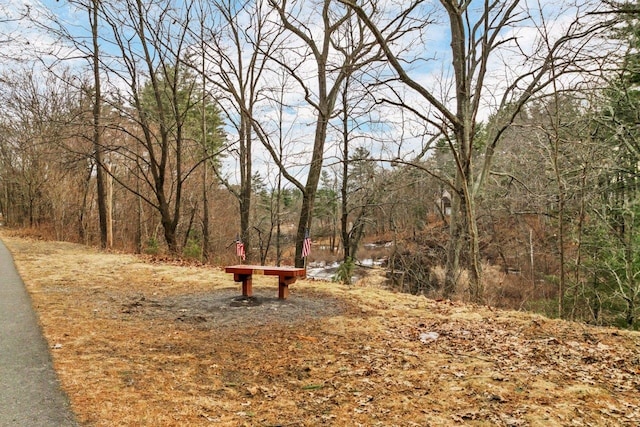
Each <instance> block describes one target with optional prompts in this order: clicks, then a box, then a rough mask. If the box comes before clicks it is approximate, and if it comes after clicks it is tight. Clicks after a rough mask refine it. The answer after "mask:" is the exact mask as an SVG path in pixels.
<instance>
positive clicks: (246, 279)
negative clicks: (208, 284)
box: [233, 274, 253, 297]
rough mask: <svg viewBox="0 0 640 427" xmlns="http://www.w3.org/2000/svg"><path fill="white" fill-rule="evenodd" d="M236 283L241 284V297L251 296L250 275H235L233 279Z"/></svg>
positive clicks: (251, 279) (251, 283) (251, 282)
mask: <svg viewBox="0 0 640 427" xmlns="http://www.w3.org/2000/svg"><path fill="white" fill-rule="evenodd" d="M233 279H234V280H235V281H236V282H242V296H244V297H250V296H252V295H253V286H252V285H253V277H252V275H251V274H236V275H234V278H233Z"/></svg>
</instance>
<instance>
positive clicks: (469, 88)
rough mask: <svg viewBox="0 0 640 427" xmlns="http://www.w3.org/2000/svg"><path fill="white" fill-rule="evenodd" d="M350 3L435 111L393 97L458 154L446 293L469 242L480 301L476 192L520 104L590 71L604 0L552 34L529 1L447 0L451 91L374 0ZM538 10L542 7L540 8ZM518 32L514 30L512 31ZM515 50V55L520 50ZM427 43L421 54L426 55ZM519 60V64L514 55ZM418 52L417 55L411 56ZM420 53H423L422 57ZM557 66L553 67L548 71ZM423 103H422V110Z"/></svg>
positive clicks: (416, 6) (419, 2)
mask: <svg viewBox="0 0 640 427" xmlns="http://www.w3.org/2000/svg"><path fill="white" fill-rule="evenodd" d="M340 1H341V2H342V3H343V4H345V5H348V6H349V7H351V8H352V9H353V10H354V11H355V12H356V13H357V14H358V17H359V18H360V19H361V20H362V21H363V22H364V23H365V24H366V26H367V27H368V28H369V30H370V31H371V34H373V36H374V37H375V38H376V40H377V42H378V43H379V45H380V46H381V48H382V49H383V51H384V53H385V56H386V58H387V60H388V62H389V65H390V67H391V68H392V69H393V71H394V72H395V74H396V76H397V78H398V80H399V81H400V82H402V83H403V84H404V85H406V86H407V87H408V88H410V89H411V91H412V92H413V93H415V94H416V95H417V96H418V97H419V98H420V99H422V100H423V101H424V102H425V103H427V104H428V105H429V106H430V107H431V108H433V110H434V112H433V113H430V112H426V113H423V112H421V109H419V108H416V107H415V106H414V105H408V104H407V103H406V102H405V99H401V98H395V99H393V98H390V100H389V102H390V103H393V104H395V105H398V106H400V107H402V108H405V109H408V110H410V111H412V113H414V114H417V115H418V116H420V117H422V118H423V119H424V120H425V121H426V122H427V123H430V124H431V125H432V126H433V127H435V128H436V129H439V130H440V132H441V133H442V134H443V135H444V136H445V137H446V143H447V145H448V147H449V151H450V153H451V155H452V156H453V158H454V160H455V165H456V173H455V177H453V179H450V180H449V179H445V182H446V184H447V185H448V186H449V188H450V190H451V193H452V196H453V206H452V208H453V209H452V219H451V222H450V233H451V241H450V245H449V249H448V256H447V275H446V283H445V295H446V296H450V295H452V294H453V291H454V288H455V282H456V277H457V274H458V271H459V268H460V259H461V251H462V250H463V247H464V252H465V254H466V257H465V259H466V260H467V262H466V267H467V269H468V270H469V272H470V295H471V298H472V299H473V300H475V301H482V299H483V281H482V271H481V258H480V246H479V239H478V237H479V236H478V228H477V213H476V199H477V197H478V196H479V194H480V193H481V191H482V188H483V184H484V182H485V180H486V178H487V176H488V174H489V172H490V169H491V163H492V160H493V157H494V155H496V148H497V146H498V143H499V141H500V140H501V135H502V133H503V132H504V130H505V129H506V128H507V127H508V125H509V124H510V123H511V121H512V120H513V118H514V117H515V115H517V113H518V112H519V110H520V109H521V108H522V106H523V105H524V104H525V103H526V102H527V101H528V100H530V99H531V98H532V97H533V96H534V95H535V94H536V93H540V92H542V91H544V90H545V89H546V88H547V87H548V86H549V83H550V82H552V81H553V79H556V78H561V76H563V75H566V74H569V73H572V72H584V71H585V67H589V64H588V63H587V62H585V60H586V58H588V59H591V58H592V57H593V50H590V47H591V45H590V43H589V41H590V40H592V39H594V38H596V37H597V36H598V34H599V31H600V30H601V29H602V28H605V27H607V26H609V25H610V24H611V23H610V22H608V21H599V22H597V23H594V22H593V20H591V18H590V15H588V14H587V10H594V9H597V8H598V7H599V3H598V4H593V5H592V4H585V5H581V6H580V7H577V8H576V9H575V10H574V13H575V15H574V17H573V20H572V21H571V22H570V23H569V25H566V26H565V27H564V29H563V31H562V32H561V33H560V34H555V35H554V34H552V33H551V31H550V29H549V26H548V25H549V23H548V22H547V20H548V19H550V18H549V17H548V16H545V15H544V13H543V10H542V8H540V9H533V8H527V7H526V6H529V7H530V5H524V4H521V2H520V1H518V0H514V1H508V2H484V3H482V4H476V3H475V2H471V1H465V2H458V1H452V0H441V1H440V2H439V4H440V7H441V9H440V10H439V11H438V13H441V14H442V15H444V17H445V22H446V27H447V28H448V37H449V40H450V42H451V43H450V50H449V52H448V54H449V55H450V57H451V71H452V73H453V78H452V88H453V93H452V94H448V93H446V92H444V93H438V92H436V91H435V90H434V89H432V88H431V87H430V86H429V85H428V84H425V83H424V82H422V81H420V80H419V79H418V78H417V77H416V76H415V75H412V73H411V71H412V70H411V69H410V68H409V67H408V66H407V64H413V63H414V62H413V61H412V60H411V59H408V58H403V57H402V56H401V55H399V54H398V53H397V52H396V50H395V46H394V45H393V44H392V43H390V42H389V39H388V38H387V37H386V36H385V34H384V31H383V28H380V27H379V26H378V25H377V24H376V23H374V22H373V21H372V19H371V18H370V16H371V10H370V9H371V7H370V6H369V5H368V4H366V6H363V5H361V4H359V3H356V2H354V1H352V0H340ZM426 4H427V2H425V1H423V0H416V1H412V2H411V3H409V4H407V5H403V9H402V11H400V12H399V13H398V16H401V17H403V18H402V19H404V20H405V21H406V22H407V23H412V22H415V21H421V20H424V19H425V18H424V16H432V15H425V14H424V11H423V10H421V7H422V6H425V5H426ZM535 13H539V14H538V15H535V16H534V14H535ZM523 22H529V23H531V24H532V26H533V27H534V28H535V29H536V38H535V39H533V42H534V45H533V48H531V49H528V48H526V47H525V46H524V45H523V43H522V41H523V40H522V39H520V38H519V37H518V36H517V33H515V32H512V31H515V30H516V29H517V27H518V26H519V25H521V24H522V23H523ZM509 34H515V35H511V36H510V35H509ZM503 48H504V49H507V50H509V51H510V52H511V55H510V59H509V61H510V62H511V64H507V65H508V67H507V68H506V71H507V73H506V76H507V78H506V79H503V81H504V84H503V85H502V87H499V88H498V90H499V94H498V95H499V96H498V95H494V96H498V98H497V100H496V102H495V103H494V105H495V108H496V111H501V114H502V118H501V120H499V121H496V124H495V126H494V127H493V128H492V129H489V130H488V132H487V134H488V136H487V141H486V143H485V145H484V148H483V153H482V156H481V157H480V158H481V165H480V166H479V168H476V167H475V166H474V154H475V151H476V149H477V147H476V144H475V142H476V128H477V123H478V116H479V114H480V112H481V109H482V108H484V107H485V105H484V104H483V102H486V101H487V97H488V95H489V94H490V89H491V88H490V87H489V83H488V80H489V78H490V77H491V74H490V71H491V69H492V61H498V60H499V58H500V55H502V54H505V53H506V52H507V50H503ZM514 53H515V55H514ZM429 55H430V54H429V51H428V50H427V51H425V52H424V53H423V54H422V55H421V57H422V58H426V57H428V56H429ZM516 58H518V59H517V60H521V61H522V63H521V64H520V66H519V67H515V61H516ZM412 59H414V60H415V59H417V58H415V57H414V58H412ZM418 59H419V58H418ZM551 68H553V70H554V71H553V73H551V72H550V70H551ZM423 111H424V110H423Z"/></svg>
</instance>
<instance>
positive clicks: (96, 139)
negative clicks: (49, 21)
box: [90, 0, 109, 249]
mask: <svg viewBox="0 0 640 427" xmlns="http://www.w3.org/2000/svg"><path fill="white" fill-rule="evenodd" d="M99 4H100V1H99V0H93V1H92V6H91V10H90V21H91V36H92V41H93V82H94V99H93V150H94V158H95V161H96V183H97V189H98V195H97V197H98V219H99V222H100V247H101V248H102V249H105V248H107V247H108V246H109V240H108V223H107V206H106V203H105V199H106V189H105V183H104V170H103V166H104V165H103V159H102V151H103V149H102V142H101V140H100V139H101V131H100V121H101V118H100V115H101V110H102V93H101V83H100V52H99V43H98V7H99Z"/></svg>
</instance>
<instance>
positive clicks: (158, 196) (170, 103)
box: [102, 0, 201, 254]
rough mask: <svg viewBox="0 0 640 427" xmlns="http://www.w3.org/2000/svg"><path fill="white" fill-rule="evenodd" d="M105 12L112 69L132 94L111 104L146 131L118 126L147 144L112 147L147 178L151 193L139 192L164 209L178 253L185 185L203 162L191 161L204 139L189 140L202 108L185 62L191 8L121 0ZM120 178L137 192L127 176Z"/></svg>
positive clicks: (170, 239) (167, 235) (171, 247)
mask: <svg viewBox="0 0 640 427" xmlns="http://www.w3.org/2000/svg"><path fill="white" fill-rule="evenodd" d="M102 13H103V14H104V22H105V23H106V24H107V25H108V26H109V28H110V30H111V31H110V34H109V37H110V38H111V40H112V42H113V44H114V45H115V47H116V48H117V49H118V53H117V55H112V57H111V58H110V59H111V64H110V67H109V68H108V71H109V72H110V73H111V75H112V78H114V79H120V81H122V82H123V83H126V85H127V89H128V93H127V94H126V97H125V98H124V99H122V98H114V99H113V101H111V106H112V108H115V109H118V110H119V111H120V113H121V114H122V115H124V116H126V117H127V118H128V119H129V120H130V122H131V123H135V125H136V126H137V127H139V129H140V132H136V131H135V130H133V129H132V128H120V131H122V132H124V133H125V134H128V135H129V136H132V137H134V138H135V139H136V140H137V141H138V143H139V144H140V148H141V149H140V150H139V151H138V150H137V149H130V148H129V147H121V146H117V145H113V146H111V147H109V148H110V149H111V150H115V151H118V152H119V153H120V155H122V156H125V157H129V158H132V159H134V161H135V164H136V169H135V170H131V171H130V172H131V173H132V174H134V175H139V176H140V177H142V182H145V183H146V184H147V186H148V187H149V188H150V189H151V190H152V194H153V198H149V197H147V196H146V195H145V194H141V193H139V192H138V194H139V195H140V196H141V197H142V198H143V199H144V200H145V201H146V202H147V203H149V204H150V205H151V206H153V207H154V208H155V209H156V210H157V211H158V213H159V214H160V221H161V224H162V228H163V230H164V237H165V241H166V243H167V246H168V248H169V251H170V252H171V253H173V254H176V253H178V252H179V249H180V248H179V243H178V239H177V234H176V233H177V228H178V224H179V222H180V219H181V209H182V195H183V189H184V185H185V182H186V180H187V179H188V178H189V176H190V175H191V174H192V172H193V171H194V170H195V167H196V166H197V165H199V164H200V163H201V160H200V161H197V162H196V163H195V164H194V163H192V162H190V157H189V156H188V155H187V153H189V152H190V151H191V150H194V149H195V146H196V145H198V144H196V143H194V141H191V140H190V139H188V138H187V137H186V135H185V130H184V125H185V119H186V116H187V113H188V112H190V111H195V110H196V106H197V105H198V100H199V98H200V94H199V93H197V94H196V93H194V91H195V90H196V88H197V86H196V84H195V78H193V77H189V76H188V74H187V71H186V70H185V67H184V66H182V65H181V59H182V58H183V57H184V56H186V49H187V47H188V45H189V42H190V41H189V40H188V34H189V31H188V28H189V24H190V22H191V18H192V7H191V6H187V7H175V5H174V4H173V3H171V2H168V3H166V4H163V5H162V6H160V5H158V4H156V3H153V2H144V1H143V0H123V1H122V2H118V3H117V5H114V4H110V5H109V7H108V8H107V7H103V8H102ZM103 63H105V64H106V63H107V61H106V60H105V61H103ZM198 111H199V110H198ZM114 178H117V177H116V176H114ZM118 182H120V183H121V184H122V185H124V186H125V187H126V188H128V189H129V190H131V191H134V192H135V191H136V190H135V188H134V187H133V186H132V185H129V184H127V183H126V182H124V181H123V180H122V179H118Z"/></svg>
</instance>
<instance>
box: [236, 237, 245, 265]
mask: <svg viewBox="0 0 640 427" xmlns="http://www.w3.org/2000/svg"><path fill="white" fill-rule="evenodd" d="M236 256H239V257H240V258H242V260H243V261H244V260H245V259H246V254H245V252H244V243H242V242H241V241H240V238H238V239H237V240H236Z"/></svg>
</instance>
